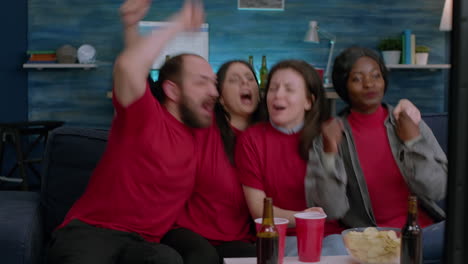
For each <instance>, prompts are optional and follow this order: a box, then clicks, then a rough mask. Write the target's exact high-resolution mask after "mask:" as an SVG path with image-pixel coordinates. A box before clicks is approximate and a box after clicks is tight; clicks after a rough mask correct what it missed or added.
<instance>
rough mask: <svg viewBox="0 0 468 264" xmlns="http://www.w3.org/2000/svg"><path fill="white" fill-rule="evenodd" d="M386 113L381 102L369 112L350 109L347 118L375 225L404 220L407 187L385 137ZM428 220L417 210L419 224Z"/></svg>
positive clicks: (402, 223)
mask: <svg viewBox="0 0 468 264" xmlns="http://www.w3.org/2000/svg"><path fill="white" fill-rule="evenodd" d="M388 114H389V113H388V110H387V109H386V108H384V107H383V106H381V107H380V108H379V109H378V110H377V111H376V112H375V113H373V114H361V113H357V112H351V114H350V115H349V116H348V121H349V123H350V125H351V129H352V132H353V138H354V143H355V145H356V151H357V153H358V157H359V163H360V165H361V168H362V172H363V173H364V177H365V179H366V184H367V190H368V192H369V196H370V200H371V203H372V210H373V212H374V216H375V218H376V221H377V225H378V226H384V227H396V228H401V227H403V225H404V224H405V222H406V215H407V211H408V195H409V189H408V185H407V184H406V182H405V179H404V178H403V175H402V174H401V172H400V169H399V168H398V165H397V163H396V161H395V158H394V157H393V154H392V149H391V148H390V143H389V141H388V136H387V128H386V127H385V125H384V123H385V119H386V118H387V116H388ZM432 223H433V221H432V220H431V218H430V217H429V216H428V215H427V214H426V213H425V212H424V211H422V210H419V224H420V225H421V226H422V227H425V226H428V225H430V224H432Z"/></svg>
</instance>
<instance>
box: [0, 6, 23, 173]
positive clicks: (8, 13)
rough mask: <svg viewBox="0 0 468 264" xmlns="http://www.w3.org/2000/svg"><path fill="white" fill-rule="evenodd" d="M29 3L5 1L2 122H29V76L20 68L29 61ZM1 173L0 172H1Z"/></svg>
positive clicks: (0, 73) (0, 90)
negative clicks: (27, 55) (26, 50)
mask: <svg viewBox="0 0 468 264" xmlns="http://www.w3.org/2000/svg"><path fill="white" fill-rule="evenodd" d="M27 3H28V1H27V0H17V1H5V2H4V3H3V5H2V8H3V10H4V11H3V12H2V14H1V16H0V30H1V32H2V41H0V50H1V55H0V58H1V59H0V81H1V84H2V85H1V86H0V122H17V121H25V120H27V119H28V83H27V74H26V72H25V71H23V70H22V69H21V66H22V63H23V62H24V60H25V58H26V54H25V53H24V51H25V49H27V45H28V43H27V37H28V17H27ZM0 173H1V172H0Z"/></svg>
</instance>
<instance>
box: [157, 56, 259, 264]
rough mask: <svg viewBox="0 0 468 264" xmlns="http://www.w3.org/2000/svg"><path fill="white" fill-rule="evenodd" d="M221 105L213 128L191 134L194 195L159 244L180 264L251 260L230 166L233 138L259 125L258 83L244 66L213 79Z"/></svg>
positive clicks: (242, 205)
mask: <svg viewBox="0 0 468 264" xmlns="http://www.w3.org/2000/svg"><path fill="white" fill-rule="evenodd" d="M217 77H218V86H217V88H218V92H219V94H220V99H219V101H218V102H217V104H216V106H215V117H214V119H215V120H214V122H213V125H212V126H211V127H210V128H207V129H199V130H196V131H195V132H194V134H195V140H196V144H197V148H198V149H197V154H198V155H197V157H195V158H197V160H198V169H197V174H196V179H195V186H194V190H193V193H192V195H191V197H190V199H189V201H188V202H187V204H186V206H185V208H184V210H183V212H182V213H181V215H180V217H179V219H178V221H177V223H176V227H175V229H173V230H172V231H170V232H169V233H168V234H167V235H166V236H165V237H164V238H163V240H162V242H163V243H165V244H168V245H170V246H171V247H173V248H175V249H176V250H177V251H178V252H179V253H180V254H181V255H182V258H183V259H184V263H186V264H190V263H206V264H210V263H214V264H218V263H223V258H226V257H255V256H256V248H255V244H254V238H255V236H254V234H253V232H251V226H252V219H251V217H250V214H249V210H248V208H247V204H246V202H245V198H244V194H243V190H242V186H241V183H240V181H239V179H238V177H237V174H236V168H235V164H234V160H233V156H234V146H235V144H236V138H237V137H238V136H239V135H240V134H242V131H243V130H245V129H246V128H247V127H248V126H250V125H251V124H253V123H255V122H257V121H259V120H260V119H261V109H260V108H259V107H258V106H259V103H260V97H259V90H258V82H257V78H256V76H255V72H254V70H253V69H252V67H251V66H250V65H249V64H248V63H247V62H245V61H241V60H233V61H229V62H226V63H224V64H223V65H222V66H221V67H220V69H219V70H218V73H217Z"/></svg>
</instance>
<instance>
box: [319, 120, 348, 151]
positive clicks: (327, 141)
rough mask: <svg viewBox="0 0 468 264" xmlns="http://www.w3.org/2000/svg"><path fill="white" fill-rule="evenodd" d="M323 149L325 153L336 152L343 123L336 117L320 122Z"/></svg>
mask: <svg viewBox="0 0 468 264" xmlns="http://www.w3.org/2000/svg"><path fill="white" fill-rule="evenodd" d="M321 132H322V137H323V151H324V152H326V153H338V145H339V144H340V142H341V139H342V138H343V123H342V122H341V120H338V119H336V118H334V119H330V120H328V121H327V122H325V123H323V124H322V127H321Z"/></svg>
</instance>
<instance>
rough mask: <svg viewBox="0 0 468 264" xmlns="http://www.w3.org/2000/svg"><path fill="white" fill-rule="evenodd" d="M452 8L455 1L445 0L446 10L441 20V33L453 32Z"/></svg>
mask: <svg viewBox="0 0 468 264" xmlns="http://www.w3.org/2000/svg"><path fill="white" fill-rule="evenodd" d="M452 8H453V0H445V4H444V10H443V11H442V18H441V19H440V27H439V30H440V31H451V30H452Z"/></svg>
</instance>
